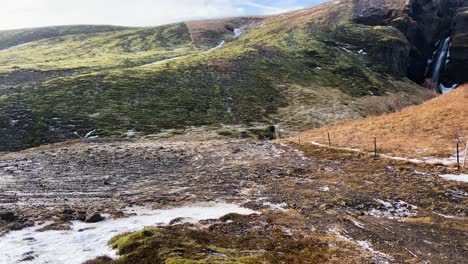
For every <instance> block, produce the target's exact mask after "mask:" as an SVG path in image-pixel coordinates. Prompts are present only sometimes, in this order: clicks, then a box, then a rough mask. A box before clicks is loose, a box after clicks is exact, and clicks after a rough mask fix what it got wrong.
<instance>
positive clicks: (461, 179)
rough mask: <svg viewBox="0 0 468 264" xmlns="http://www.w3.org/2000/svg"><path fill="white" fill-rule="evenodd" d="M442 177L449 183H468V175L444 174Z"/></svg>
mask: <svg viewBox="0 0 468 264" xmlns="http://www.w3.org/2000/svg"><path fill="white" fill-rule="evenodd" d="M440 177H441V178H442V179H445V180H448V181H459V182H468V174H460V175H456V174H443V175H440Z"/></svg>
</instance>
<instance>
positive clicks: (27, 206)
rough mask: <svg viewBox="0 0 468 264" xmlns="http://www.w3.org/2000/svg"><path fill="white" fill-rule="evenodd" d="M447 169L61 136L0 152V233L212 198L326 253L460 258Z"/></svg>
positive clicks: (461, 197) (374, 258) (458, 188)
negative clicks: (3, 216)
mask: <svg viewBox="0 0 468 264" xmlns="http://www.w3.org/2000/svg"><path fill="white" fill-rule="evenodd" d="M446 170H448V169H446V168H443V167H434V166H429V165H414V164H409V163H402V162H398V161H391V160H385V159H377V160H374V159H371V158H369V157H368V156H365V155H363V154H355V153H347V152H343V151H338V150H327V149H320V148H318V147H316V146H302V147H298V146H292V145H284V144H283V145H281V144H277V143H273V142H266V141H225V140H224V141H223V140H219V141H203V142H189V141H116V140H88V141H78V142H70V143H62V144H58V145H53V146H46V147H41V148H37V149H32V150H27V151H22V152H17V153H10V154H5V155H3V156H1V157H0V212H2V211H6V210H9V211H14V212H15V219H14V220H13V221H3V220H0V233H1V232H7V231H8V230H14V229H21V228H23V227H25V226H29V225H32V224H33V223H34V222H37V221H44V220H54V221H55V223H54V224H52V225H51V226H50V227H48V228H49V229H66V228H68V226H69V221H70V220H75V219H81V220H82V219H83V216H84V215H86V212H89V211H98V212H101V213H109V214H111V215H112V216H114V217H124V216H125V215H123V213H122V209H123V208H125V207H128V206H131V205H147V206H152V207H154V208H162V207H172V206H180V205H186V204H195V203H197V202H207V201H223V202H228V203H238V204H243V205H244V206H245V207H248V208H251V209H254V210H258V211H261V212H262V215H261V216H258V215H252V216H247V217H246V221H247V222H248V224H245V223H244V224H245V226H236V227H235V228H236V230H237V229H242V228H245V229H247V228H253V227H255V228H257V229H258V228H267V227H266V226H268V224H269V225H271V226H274V227H275V228H280V230H283V231H284V232H286V233H287V234H290V236H292V237H295V236H314V237H317V239H319V240H320V241H323V242H325V243H326V245H328V247H329V255H328V260H329V262H332V263H343V262H345V263H375V262H377V263H385V262H390V263H401V262H405V261H408V262H424V261H430V263H462V262H464V261H465V260H466V259H467V258H468V254H467V252H468V251H467V247H468V245H467V241H468V222H467V213H468V209H467V208H468V207H467V205H468V200H467V198H468V193H467V191H468V184H467V183H458V182H447V181H445V180H442V179H440V178H439V177H438V176H437V175H438V174H439V173H442V172H446ZM265 222H266V223H268V224H267V225H265ZM227 227H228V225H227V224H226V228H227ZM229 228H234V227H232V224H231V225H229Z"/></svg>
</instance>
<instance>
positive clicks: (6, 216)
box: [0, 211, 15, 222]
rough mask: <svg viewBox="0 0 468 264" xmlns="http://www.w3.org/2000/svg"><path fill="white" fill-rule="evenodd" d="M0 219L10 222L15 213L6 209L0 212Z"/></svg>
mask: <svg viewBox="0 0 468 264" xmlns="http://www.w3.org/2000/svg"><path fill="white" fill-rule="evenodd" d="M0 219H1V220H3V221H7V222H12V221H14V220H15V213H13V212H10V211H6V212H0Z"/></svg>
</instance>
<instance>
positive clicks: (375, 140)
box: [374, 137, 377, 159]
mask: <svg viewBox="0 0 468 264" xmlns="http://www.w3.org/2000/svg"><path fill="white" fill-rule="evenodd" d="M374 158H375V159H376V158H377V138H376V137H374Z"/></svg>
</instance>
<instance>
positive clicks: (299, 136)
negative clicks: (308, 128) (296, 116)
mask: <svg viewBox="0 0 468 264" xmlns="http://www.w3.org/2000/svg"><path fill="white" fill-rule="evenodd" d="M297 142H298V143H299V146H300V145H301V133H300V132H297Z"/></svg>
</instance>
